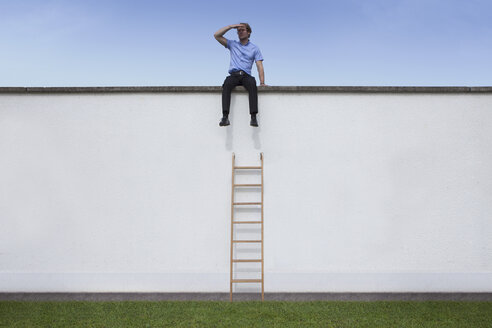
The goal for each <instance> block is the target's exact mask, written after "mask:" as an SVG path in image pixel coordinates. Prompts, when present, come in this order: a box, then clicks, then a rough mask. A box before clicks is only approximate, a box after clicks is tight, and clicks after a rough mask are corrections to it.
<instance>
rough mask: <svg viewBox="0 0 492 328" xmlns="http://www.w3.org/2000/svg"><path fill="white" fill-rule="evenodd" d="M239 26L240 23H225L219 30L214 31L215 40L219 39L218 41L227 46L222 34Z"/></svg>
mask: <svg viewBox="0 0 492 328" xmlns="http://www.w3.org/2000/svg"><path fill="white" fill-rule="evenodd" d="M239 26H241V24H234V25H227V26H225V27H223V28H221V29H220V30H218V31H217V32H215V33H214V38H215V40H217V41H219V43H220V44H221V45H223V46H224V47H227V39H226V38H224V34H225V33H226V32H227V31H229V30H230V29H233V28H238V27H239Z"/></svg>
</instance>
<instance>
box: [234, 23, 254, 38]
mask: <svg viewBox="0 0 492 328" xmlns="http://www.w3.org/2000/svg"><path fill="white" fill-rule="evenodd" d="M239 24H240V25H241V26H240V27H238V28H237V36H238V38H239V40H245V39H249V36H250V35H251V26H249V24H248V23H239Z"/></svg>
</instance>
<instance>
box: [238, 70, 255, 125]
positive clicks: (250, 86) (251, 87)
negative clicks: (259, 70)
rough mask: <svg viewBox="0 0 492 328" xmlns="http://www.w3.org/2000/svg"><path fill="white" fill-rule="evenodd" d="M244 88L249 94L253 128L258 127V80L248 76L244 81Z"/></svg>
mask: <svg viewBox="0 0 492 328" xmlns="http://www.w3.org/2000/svg"><path fill="white" fill-rule="evenodd" d="M242 84H243V86H244V87H245V88H246V90H248V94H249V113H250V114H251V122H250V125H251V126H258V121H257V120H256V114H258V88H257V87H256V79H255V78H254V77H253V76H250V75H246V76H245V77H243V80H242Z"/></svg>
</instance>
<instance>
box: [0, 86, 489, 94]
mask: <svg viewBox="0 0 492 328" xmlns="http://www.w3.org/2000/svg"><path fill="white" fill-rule="evenodd" d="M238 90H239V91H242V92H244V91H245V89H244V88H243V87H240V88H238ZM221 91H222V88H221V87H220V86H143V87H142V86H141V87H131V86H126V87H0V94H1V93H3V94H6V93H173V92H174V93H179V92H187V93H196V92H202V93H203V92H205V93H207V92H208V93H218V92H221ZM258 91H259V92H260V93H267V92H277V93H492V87H489V86H483V87H457V86H455V87H446V86H441V87H427V86H413V87H412V86H406V87H400V86H266V87H261V86H260V87H258Z"/></svg>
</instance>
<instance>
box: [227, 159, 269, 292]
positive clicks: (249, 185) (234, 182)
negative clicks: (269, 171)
mask: <svg viewBox="0 0 492 328" xmlns="http://www.w3.org/2000/svg"><path fill="white" fill-rule="evenodd" d="M260 161H261V166H236V155H235V154H234V153H232V188H231V280H230V301H231V302H232V286H233V284H234V283H261V300H262V301H263V300H264V298H265V284H264V262H263V259H264V257H263V192H264V188H263V153H260ZM237 170H258V171H260V173H261V183H260V184H236V179H235V176H236V171H237ZM250 187H253V188H260V189H261V202H236V201H235V197H234V194H235V191H236V188H250ZM248 205H259V206H260V208H261V219H260V220H251V219H250V220H247V221H246V220H237V219H236V217H235V215H234V212H235V211H234V209H235V207H236V206H248ZM237 224H253V225H256V224H258V225H260V226H261V239H260V240H235V239H234V226H235V225H237ZM238 243H257V244H260V246H261V258H260V259H236V258H234V244H238ZM254 262H257V263H261V279H234V275H233V269H234V263H254Z"/></svg>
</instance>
